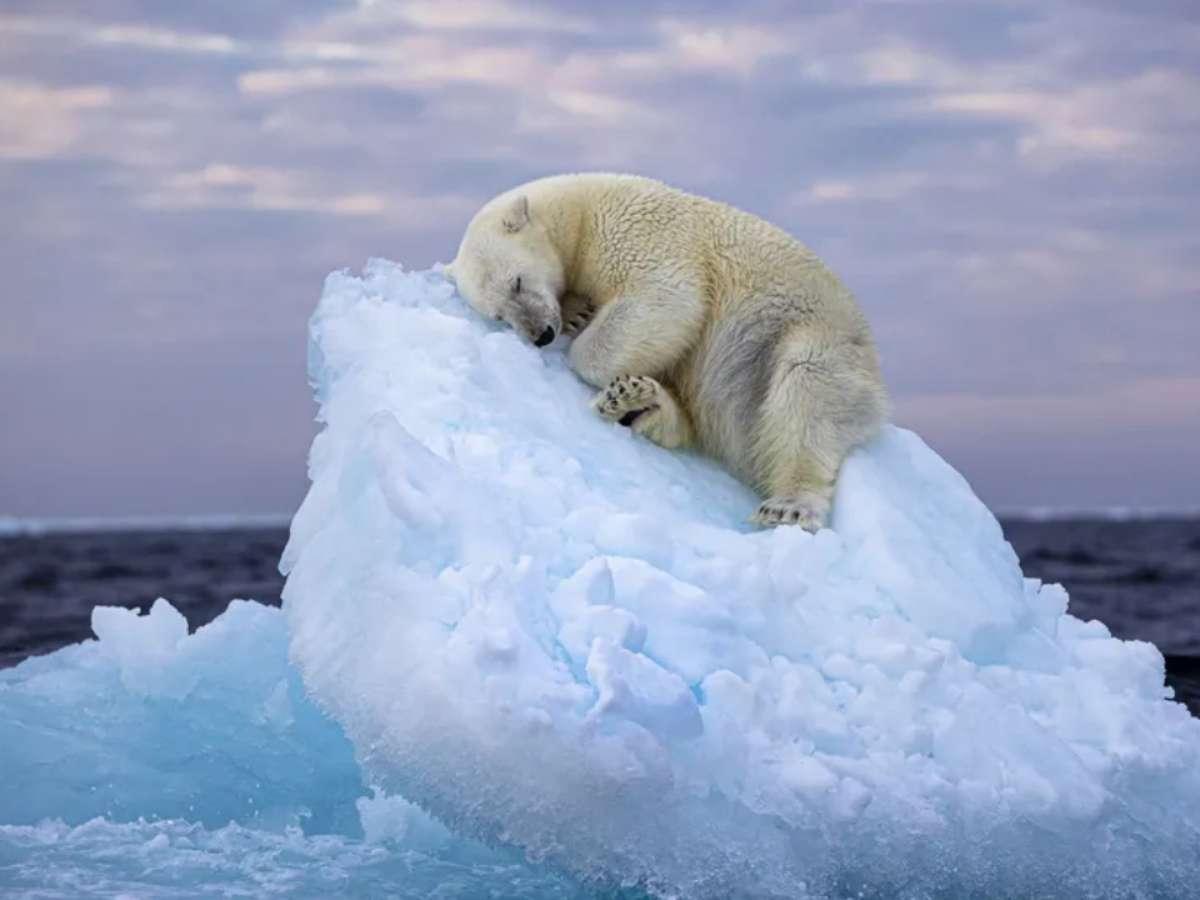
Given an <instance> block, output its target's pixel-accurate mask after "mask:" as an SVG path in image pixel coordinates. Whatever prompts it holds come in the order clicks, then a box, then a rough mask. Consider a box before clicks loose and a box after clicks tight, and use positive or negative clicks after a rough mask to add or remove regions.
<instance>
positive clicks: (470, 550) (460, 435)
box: [0, 260, 1200, 900]
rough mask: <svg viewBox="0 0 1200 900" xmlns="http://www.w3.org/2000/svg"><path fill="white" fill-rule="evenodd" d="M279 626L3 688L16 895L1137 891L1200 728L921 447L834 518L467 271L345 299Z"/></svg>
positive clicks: (1183, 854)
mask: <svg viewBox="0 0 1200 900" xmlns="http://www.w3.org/2000/svg"><path fill="white" fill-rule="evenodd" d="M308 364H309V372H310V376H311V380H312V383H313V388H314V391H315V394H316V398H317V401H318V406H319V420H320V421H321V423H322V425H323V427H322V430H321V432H320V434H319V435H318V436H317V437H316V439H315V440H314V442H313V446H312V451H311V454H310V463H309V474H310V478H311V482H312V484H311V489H310V491H309V493H308V496H307V497H306V499H305V500H304V502H303V504H302V505H301V507H300V509H299V510H298V511H297V513H296V515H295V517H294V519H293V522H292V529H291V538H290V541H289V544H288V547H287V549H286V551H285V554H284V559H283V561H282V566H283V568H284V569H285V571H287V573H288V580H287V585H286V589H285V593H284V604H283V609H282V610H277V609H271V608H268V607H264V606H261V605H259V604H256V603H253V602H246V601H234V602H233V603H232V604H231V605H230V607H229V609H228V610H227V611H226V612H225V613H224V614H222V615H221V616H220V617H219V618H218V619H216V620H215V621H214V622H212V623H211V624H209V625H207V626H205V627H203V628H200V629H198V630H196V631H195V632H191V633H189V630H188V627H187V623H186V622H185V621H184V619H183V617H182V616H181V615H180V614H179V613H178V612H176V611H175V610H174V609H173V608H172V607H171V606H170V604H169V603H167V602H166V601H159V602H158V603H157V604H155V605H154V607H153V608H152V609H151V610H150V611H149V612H148V614H146V615H141V616H139V615H137V614H136V613H134V612H130V611H126V610H120V609H110V608H103V607H101V608H97V609H96V610H95V611H94V614H93V630H94V631H95V633H96V636H97V640H95V641H88V642H85V643H83V644H80V645H77V646H74V647H69V648H66V649H64V650H61V651H58V652H56V653H53V654H50V655H48V656H45V657H40V658H35V659H30V660H27V661H25V662H23V663H22V664H20V665H19V666H17V667H15V668H13V669H8V670H3V671H0V777H2V778H3V787H4V790H3V792H0V893H4V894H6V895H9V894H12V895H21V894H23V893H28V894H33V895H37V896H46V897H55V896H61V897H69V896H76V895H78V893H79V892H80V891H81V890H84V889H87V890H89V891H92V892H93V893H100V894H107V895H114V896H115V895H119V894H126V895H136V896H180V895H186V896H210V895H211V896H229V895H244V896H266V895H272V894H280V895H287V896H299V897H327V896H335V895H345V894H354V895H359V896H373V895H383V894H386V895H389V896H397V897H426V896H444V897H479V896H505V897H529V898H549V897H564V898H565V897H587V896H612V894H611V893H610V892H612V891H614V890H615V891H619V892H621V895H622V896H645V895H649V896H654V897H699V898H704V897H722V898H723V897H790V898H812V900H833V898H850V897H853V898H881V900H882V898H893V897H904V898H912V900H918V898H930V900H932V898H946V897H979V898H1007V897H1017V896H1019V897H1054V898H1066V897H1080V898H1083V897H1087V898H1106V897H1113V898H1117V897H1121V898H1125V897H1145V898H1185V897H1192V896H1195V894H1196V888H1195V885H1196V884H1197V883H1198V878H1200V720H1197V719H1195V718H1193V717H1191V716H1190V715H1189V714H1188V712H1187V710H1186V709H1185V708H1184V707H1183V706H1182V705H1181V704H1178V703H1175V702H1172V699H1171V692H1170V690H1169V689H1168V688H1166V687H1164V682H1163V676H1164V670H1163V660H1162V657H1161V655H1160V654H1159V652H1158V651H1157V650H1156V649H1155V648H1154V647H1153V646H1152V645H1149V644H1145V643H1139V642H1129V641H1120V640H1117V639H1115V638H1113V637H1112V636H1111V635H1110V634H1109V632H1108V630H1107V629H1106V628H1105V627H1104V626H1103V625H1102V624H1100V623H1098V622H1083V621H1080V620H1078V619H1076V618H1074V617H1073V616H1071V615H1070V614H1069V613H1068V611H1067V599H1068V598H1067V596H1066V593H1065V592H1064V591H1063V590H1062V589H1061V588H1060V587H1058V586H1054V585H1043V584H1040V583H1038V582H1036V581H1033V580H1030V579H1026V578H1024V577H1023V576H1022V573H1021V571H1020V566H1019V563H1018V561H1017V559H1016V556H1015V555H1014V553H1013V551H1012V549H1011V548H1010V547H1009V546H1008V544H1007V543H1006V542H1005V541H1004V538H1003V535H1002V533H1001V530H1000V528H999V526H998V524H997V523H996V521H995V519H994V518H993V516H992V515H991V514H990V513H989V512H988V510H987V509H986V508H985V507H984V505H983V504H982V503H981V502H980V501H979V500H978V499H977V498H976V497H975V496H974V494H973V493H972V492H971V490H970V488H969V486H968V485H967V483H966V482H965V481H964V480H963V479H962V478H961V477H960V476H959V475H958V474H957V473H956V472H955V471H954V470H953V469H952V468H951V467H950V466H949V465H948V464H947V463H946V462H944V461H943V460H942V459H940V458H939V457H938V456H937V454H936V453H934V452H933V451H932V450H930V449H929V448H928V447H927V446H926V445H925V444H924V443H923V442H922V441H921V440H920V438H918V437H917V436H916V435H914V434H912V433H910V432H907V431H904V430H902V429H899V428H889V429H888V430H887V431H886V432H885V433H884V434H883V435H882V436H881V437H880V438H879V439H878V440H877V441H875V442H874V443H873V444H871V445H870V446H867V447H863V448H861V449H860V450H859V451H857V452H856V453H855V454H853V455H852V457H851V458H850V459H849V460H848V461H847V463H846V466H845V467H844V470H843V472H842V475H841V478H840V481H839V486H838V491H837V496H836V502H835V506H834V511H833V519H832V528H831V529H828V530H824V531H821V532H819V533H817V534H815V535H810V534H807V533H805V532H803V531H801V530H799V529H796V528H782V529H776V530H773V531H757V530H754V529H753V528H751V527H750V526H749V525H748V524H746V523H745V521H744V520H745V516H746V514H747V512H748V511H749V510H751V509H753V508H754V505H755V504H754V498H753V496H752V495H751V494H750V492H749V491H748V490H747V489H746V488H745V487H744V486H743V485H741V484H739V483H738V482H737V481H735V480H734V479H733V478H731V477H730V476H729V475H728V474H727V473H725V472H724V471H723V470H722V469H721V468H720V467H718V466H716V465H714V464H713V463H712V462H710V461H708V460H706V459H704V458H702V457H699V456H697V455H694V454H690V453H680V452H668V451H665V450H662V449H661V448H658V447H656V446H653V445H651V444H649V443H647V442H646V441H644V440H642V439H641V438H639V437H637V436H635V435H633V434H631V433H630V432H629V431H628V430H627V429H624V428H621V427H619V426H615V425H610V424H607V423H605V422H603V421H602V420H600V419H599V418H598V417H596V416H595V415H594V414H593V413H592V412H591V410H590V409H589V406H588V401H589V399H590V396H591V391H590V389H588V388H587V387H586V386H584V385H583V384H581V383H580V382H579V381H578V379H576V378H575V376H574V375H573V374H572V373H571V372H570V371H569V369H568V368H567V366H566V362H565V359H564V356H563V347H562V345H561V342H560V344H558V345H554V346H551V347H549V348H546V349H544V350H537V349H535V348H533V347H531V346H529V345H527V344H524V343H522V342H521V341H520V340H519V339H518V338H517V337H516V336H515V335H514V334H512V333H510V332H508V331H505V330H503V329H501V328H499V327H498V326H496V325H494V324H492V323H489V322H485V321H482V320H481V319H479V318H478V317H477V316H475V315H474V314H473V313H471V312H470V310H469V309H468V308H467V306H466V304H465V303H464V302H463V301H462V300H461V298H459V297H458V296H457V295H456V294H455V292H454V288H453V286H452V285H451V284H450V283H449V282H448V281H446V279H445V278H444V277H443V276H442V275H441V273H440V271H438V270H437V269H434V270H431V271H425V272H406V271H404V270H403V269H402V268H401V267H399V266H397V265H395V264H393V263H389V262H386V261H382V260H375V261H372V262H371V263H369V264H368V266H367V267H366V269H365V270H364V272H363V273H362V274H361V275H359V276H354V275H351V274H349V273H345V272H342V273H335V274H334V275H331V276H330V277H329V279H328V280H327V283H326V287H325V291H324V295H323V297H322V299H321V302H320V304H319V306H318V308H317V310H316V312H315V313H314V315H313V318H312V323H311V340H310V346H309V361H308Z"/></svg>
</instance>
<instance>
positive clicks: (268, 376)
mask: <svg viewBox="0 0 1200 900" xmlns="http://www.w3.org/2000/svg"><path fill="white" fill-rule="evenodd" d="M1198 97H1200V4H1197V3H1195V2H1194V0H1180V2H1153V0H1151V2H1147V3H1141V4H1134V3H1125V2H1118V0H1111V2H1092V3H1082V2H1065V0H1061V2H1054V0H1036V2H1011V3H1008V2H1000V3H990V2H988V3H985V2H966V0H964V2H949V0H947V2H878V3H855V2H828V3H822V2H815V3H754V2H747V3H714V2H690V3H682V2H675V3H670V2H631V0H616V2H610V3H590V2H582V0H579V2H558V3H537V2H525V3H518V2H507V0H462V2H458V0H456V2H446V0H440V2H431V0H417V2H394V3H389V2H382V0H379V2H368V0H364V2H333V0H262V2H254V3H247V2H244V0H212V2H206V3H202V4H200V3H169V2H165V0H77V2H73V0H57V2H55V3H44V2H40V0H38V2H33V0H5V2H4V3H3V4H2V5H0V216H2V219H0V272H2V273H3V276H2V278H3V280H2V282H0V285H2V286H0V304H2V306H0V311H2V314H3V326H2V327H0V414H2V415H3V424H0V515H5V514H7V515H17V516H54V517H58V516H75V515H88V516H106V515H121V516H128V515H179V514H210V513H275V512H281V513H286V512H289V511H291V510H293V509H294V508H295V506H296V505H297V503H298V502H299V500H300V499H301V497H302V496H303V492H304V490H305V488H306V475H305V457H306V454H307V450H308V445H309V442H310V441H311V438H312V436H313V434H314V433H315V430H316V427H317V426H316V425H315V423H314V421H313V417H314V414H315V406H314V404H313V402H312V399H311V396H310V393H309V388H308V385H307V382H306V377H305V371H304V362H305V337H306V322H307V317H308V315H309V314H310V312H311V310H312V309H313V307H314V305H315V303H316V300H317V298H318V296H319V294H320V290H321V284H322V280H323V278H324V276H325V275H326V274H327V273H328V272H329V271H332V270H335V269H341V268H350V269H358V268H359V267H361V266H362V264H363V263H364V262H365V261H366V260H367V259H368V258H369V257H375V256H382V257H386V258H388V259H393V260H397V261H399V262H401V263H403V264H404V265H405V266H406V267H409V268H425V267H428V266H429V265H431V264H432V263H434V262H436V261H448V260H449V259H451V258H452V257H453V255H454V252H455V250H456V248H457V244H458V240H459V237H460V235H461V232H462V229H463V227H464V226H465V224H466V222H467V221H468V219H469V218H470V216H471V214H472V213H473V212H474V211H475V210H476V209H477V208H478V207H479V206H480V205H481V204H482V203H483V202H484V201H486V200H487V199H488V198H490V197H491V196H493V195H495V194H497V193H499V192H500V191H502V190H505V189H507V188H509V187H511V186H513V185H515V184H518V183H520V182H522V181H525V180H528V179H531V178H535V177H538V176H541V175H546V174H552V173H558V172H571V171H589V170H606V171H622V172H636V173H640V174H644V175H649V176H653V177H657V178H661V179H663V180H665V181H668V182H669V183H671V184H674V185H676V186H678V187H681V188H684V189H687V190H690V191H694V192H698V193H701V194H704V195H707V196H711V197H715V198H718V199H721V200H724V201H727V202H729V203H732V204H734V205H736V206H739V207H742V208H744V209H747V210H749V211H751V212H754V213H757V214H759V215H761V216H763V217H765V218H767V219H769V220H771V221H773V222H775V223H776V224H778V225H781V226H783V227H784V228H786V229H787V230H789V231H790V232H791V233H792V234H794V235H795V236H796V237H798V238H799V239H800V240H802V241H803V242H804V243H806V244H807V245H809V246H810V247H811V248H813V249H814V250H815V251H816V252H817V253H818V254H819V255H820V256H821V257H822V258H823V259H825V261H826V262H827V263H828V264H829V265H830V266H831V267H832V268H833V269H834V270H835V271H836V272H837V273H838V274H839V275H840V276H841V277H842V279H843V280H844V281H845V282H846V283H847V284H848V285H849V286H850V288H851V289H852V290H853V291H854V292H855V294H856V296H857V297H858V298H859V301H860V303H861V305H862V306H863V308H864V309H865V310H866V312H867V314H868V316H869V317H870V320H871V322H872V325H873V328H874V332H875V336H876V340H877V343H878V345H879V348H880V353H881V356H882V359H883V365H884V373H885V377H886V378H887V381H888V384H889V386H890V389H891V392H892V395H893V398H894V406H895V419H896V421H897V422H899V423H900V424H902V425H905V426H907V427H911V428H914V429H916V430H917V431H918V432H920V433H921V434H922V435H923V436H924V438H925V439H926V440H927V441H928V442H929V443H930V444H931V445H932V446H934V447H935V448H936V449H937V450H939V451H940V452H941V453H942V454H943V455H945V456H946V457H947V458H948V459H949V460H950V461H951V462H952V463H953V464H954V465H955V466H956V467H958V468H959V469H960V471H962V472H963V473H964V474H965V475H966V476H967V478H968V479H969V480H970V481H971V483H972V484H973V485H974V486H975V488H976V490H977V491H978V492H979V493H980V494H981V495H982V496H983V498H984V499H985V500H986V501H988V502H989V503H990V504H991V505H992V506H993V507H995V508H999V509H1005V510H1007V509H1020V508H1028V507H1047V508H1056V509H1068V508H1070V509H1078V508H1093V507H1104V506H1113V505H1121V506H1132V507H1145V508H1183V507H1196V506H1200V477H1198V476H1200V465H1198V463H1197V459H1200V453H1198V451H1197V449H1196V448H1197V446H1198V445H1200V351H1198V350H1197V344H1198V343H1200V151H1198V150H1197V148H1198V147H1200V102H1197V98H1198Z"/></svg>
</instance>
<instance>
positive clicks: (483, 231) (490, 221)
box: [446, 194, 565, 347]
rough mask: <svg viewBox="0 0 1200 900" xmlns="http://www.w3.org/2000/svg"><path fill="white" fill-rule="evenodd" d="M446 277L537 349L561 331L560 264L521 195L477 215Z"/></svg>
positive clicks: (494, 203) (484, 312)
mask: <svg viewBox="0 0 1200 900" xmlns="http://www.w3.org/2000/svg"><path fill="white" fill-rule="evenodd" d="M446 274H447V275H448V276H449V277H450V278H451V280H453V281H454V283H455V285H456V286H457V287H458V292H459V293H460V294H462V295H463V296H464V297H466V298H467V302H468V303H470V304H471V306H472V307H474V308H475V310H476V311H477V312H479V313H480V314H481V315H484V316H487V317H488V318H491V319H498V320H500V321H503V322H507V323H508V324H509V325H510V326H512V328H513V329H514V330H515V331H516V332H517V333H518V334H520V335H522V336H523V337H525V338H526V339H527V340H529V341H531V342H532V343H534V344H536V345H537V346H539V347H544V346H546V344H549V343H550V342H551V341H553V340H554V338H555V337H557V336H558V334H559V333H560V332H561V331H562V309H561V307H560V306H559V297H561V296H562V293H563V290H564V287H565V284H564V281H565V279H564V275H563V266H562V262H561V261H560V260H559V255H558V251H557V250H556V249H555V247H554V244H553V243H552V242H551V240H550V237H549V235H548V234H547V233H546V228H545V225H544V224H543V223H541V222H539V221H538V220H537V218H536V216H534V215H532V214H531V213H530V209H529V200H528V198H527V197H525V195H524V194H521V195H519V196H516V197H512V196H511V195H510V196H501V197H498V198H497V199H496V200H493V201H492V202H491V203H489V204H488V205H487V206H485V207H484V208H483V209H481V210H480V211H479V212H478V213H477V214H476V215H475V218H474V219H472V220H471V224H470V225H468V226H467V232H466V234H465V235H463V240H462V244H461V245H460V246H459V248H458V256H456V257H455V258H454V262H452V263H451V264H450V265H449V266H447V267H446Z"/></svg>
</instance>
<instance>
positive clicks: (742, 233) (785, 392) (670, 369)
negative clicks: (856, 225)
mask: <svg viewBox="0 0 1200 900" xmlns="http://www.w3.org/2000/svg"><path fill="white" fill-rule="evenodd" d="M447 272H448V274H449V275H450V276H451V277H452V278H453V279H454V281H455V282H456V284H457V286H458V288H459V291H460V292H461V293H462V294H463V296H465V297H466V299H467V300H468V302H470V303H471V305H472V306H473V307H474V308H475V309H476V310H478V311H479V312H480V313H482V314H483V315H486V316H489V317H494V318H498V319H502V320H504V321H506V322H508V323H509V324H510V325H512V327H513V328H515V329H516V330H517V331H519V332H520V333H522V334H523V335H524V336H525V337H527V338H528V339H529V340H530V341H532V342H534V343H536V344H537V345H538V346H542V345H545V344H547V343H549V342H550V341H552V340H554V338H555V337H556V336H557V335H558V334H560V333H563V332H564V331H565V332H566V333H567V334H568V335H571V336H573V337H574V340H573V342H572V344H571V347H570V350H569V351H568V358H569V360H570V362H571V365H572V366H573V367H574V369H575V371H576V372H577V373H578V374H579V375H580V377H581V378H583V379H584V380H585V381H587V382H588V383H590V384H592V385H594V386H596V387H598V388H601V391H600V393H599V395H598V396H597V397H596V401H595V404H594V405H595V408H596V410H597V411H598V412H599V413H600V414H601V415H602V416H604V417H606V418H608V419H611V420H612V421H615V422H621V423H622V424H626V425H629V426H630V427H632V428H633V430H634V431H636V432H638V433H639V434H642V435H644V436H645V437H647V438H649V439H650V440H652V441H654V442H655V443H658V444H660V445H662V446H663V447H668V448H674V447H690V446H694V447H697V448H699V449H701V450H703V451H705V452H707V453H709V454H711V455H713V456H714V457H716V458H717V459H719V460H721V461H722V462H724V463H725V464H726V465H727V466H728V467H729V468H730V469H731V470H733V472H734V473H736V474H737V475H738V476H739V477H741V478H742V479H744V480H745V481H747V482H748V483H750V484H751V485H753V486H754V487H755V488H756V489H757V490H758V491H759V492H760V494H761V495H762V496H764V497H766V499H765V500H764V502H763V503H762V505H761V506H760V507H759V508H758V510H757V511H756V512H755V513H754V515H753V516H752V520H753V521H755V522H757V523H759V524H762V525H780V524H799V525H801V526H803V527H805V528H807V529H809V530H816V529H817V528H819V527H821V525H823V524H824V523H825V521H826V519H827V517H828V514H829V509H830V505H831V501H832V496H833V487H834V482H835V479H836V477H837V473H838V470H839V468H840V467H841V464H842V460H844V459H845V457H846V454H847V453H849V452H850V450H851V449H852V448H853V447H855V446H856V445H858V444H861V443H863V442H865V441H867V440H870V438H871V437H873V436H874V435H875V433H876V432H877V431H878V429H879V427H880V425H881V424H882V423H883V421H884V419H885V418H886V415H887V395H886V392H885V390H884V386H883V381H882V378H881V377H880V372H879V362H878V358H877V356H876V352H875V345H874V342H873V340H872V338H871V332H870V329H869V328H868V326H867V322H866V319H865V318H864V317H863V314H862V312H861V311H860V310H859V308H858V305H857V304H856V303H855V301H854V298H853V297H852V296H851V294H850V292H849V290H847V289H846V287H845V286H844V285H843V284H842V283H841V282H840V281H839V280H838V279H837V277H836V276H835V275H834V274H833V273H832V272H830V271H829V270H828V269H827V268H826V267H825V266H824V264H822V262H821V261H820V260H819V259H817V257H816V256H815V255H814V254H813V253H812V252H811V251H810V250H809V249H808V248H806V247H805V246H804V245H803V244H801V243H800V242H799V241H797V240H795V239H794V238H792V237H791V236H790V235H788V234H787V233H786V232H784V231H782V230H781V229H779V228H776V227H775V226H774V225H771V224H770V223H768V222H765V221H763V220H762V219H759V218H758V217H756V216H753V215H751V214H749V213H746V212H742V211H741V210H737V209H734V208H733V207H730V206H727V205H725V204H723V203H718V202H715V201H713V200H707V199H705V198H703V197H697V196H694V195H691V194H687V193H684V192H683V191H679V190H676V189H674V188H671V187H668V186H667V185H665V184H662V183H660V182H657V181H653V180H651V179H648V178H641V177H638V176H632V175H603V174H587V175H559V176H555V177H551V178H543V179H540V180H538V181H532V182H530V183H528V184H525V185H522V186H520V187H517V188H514V189H512V190H511V191H508V192H506V193H504V194H502V195H500V196H499V197H496V198H495V199H494V200H492V201H490V202H489V203H488V204H487V205H485V206H484V207H483V208H482V209H481V210H480V211H479V212H478V213H477V214H476V215H475V217H474V219H472V221H471V223H470V224H469V225H468V227H467V230H466V234H465V236H464V237H463V241H462V245H461V246H460V247H459V251H458V256H457V257H456V258H455V260H454V262H453V263H452V264H451V265H450V266H449V267H448V268H447Z"/></svg>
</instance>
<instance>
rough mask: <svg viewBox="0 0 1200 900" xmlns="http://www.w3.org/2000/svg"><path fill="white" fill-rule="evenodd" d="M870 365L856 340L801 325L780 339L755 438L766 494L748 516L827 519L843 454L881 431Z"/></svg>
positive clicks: (766, 522) (878, 391)
mask: <svg viewBox="0 0 1200 900" xmlns="http://www.w3.org/2000/svg"><path fill="white" fill-rule="evenodd" d="M860 357H861V358H860ZM872 372H873V367H872V363H871V362H870V361H869V359H868V358H867V357H862V350H861V348H860V347H858V346H844V345H835V346H828V345H823V344H822V343H821V342H820V341H819V340H815V339H814V336H812V335H810V334H806V333H803V332H801V333H799V334H792V335H789V336H788V337H787V339H785V341H783V342H781V345H780V347H779V353H778V356H777V362H776V364H775V366H774V369H773V371H772V374H771V382H770V386H769V388H768V390H767V394H766V397H765V399H764V401H763V404H762V407H761V410H760V415H759V420H758V427H757V429H756V433H755V442H754V463H755V466H754V468H755V471H756V472H758V473H759V481H760V483H761V485H762V487H763V488H764V489H765V494H766V497H767V499H766V500H764V501H763V503H762V505H761V506H759V508H758V510H757V511H756V512H755V513H754V514H753V515H752V516H751V517H750V521H752V522H754V523H755V524H757V525H763V526H767V527H771V526H775V525H799V526H800V527H802V528H804V529H805V530H807V531H816V530H818V529H819V528H821V527H822V526H824V525H825V523H826V522H827V520H828V518H829V512H830V509H831V508H832V505H833V489H834V483H835V481H836V479H837V474H838V470H839V469H840V468H841V465H842V461H843V460H845V458H846V456H847V454H849V452H850V451H851V450H852V449H853V448H854V447H856V446H858V445H859V444H862V443H864V442H865V441H868V440H870V439H871V438H872V437H874V436H875V434H876V433H878V431H879V428H880V426H881V425H882V423H883V420H884V417H885V414H886V399H885V397H884V394H883V390H882V387H881V386H880V384H879V381H878V379H877V378H874V377H872Z"/></svg>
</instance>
